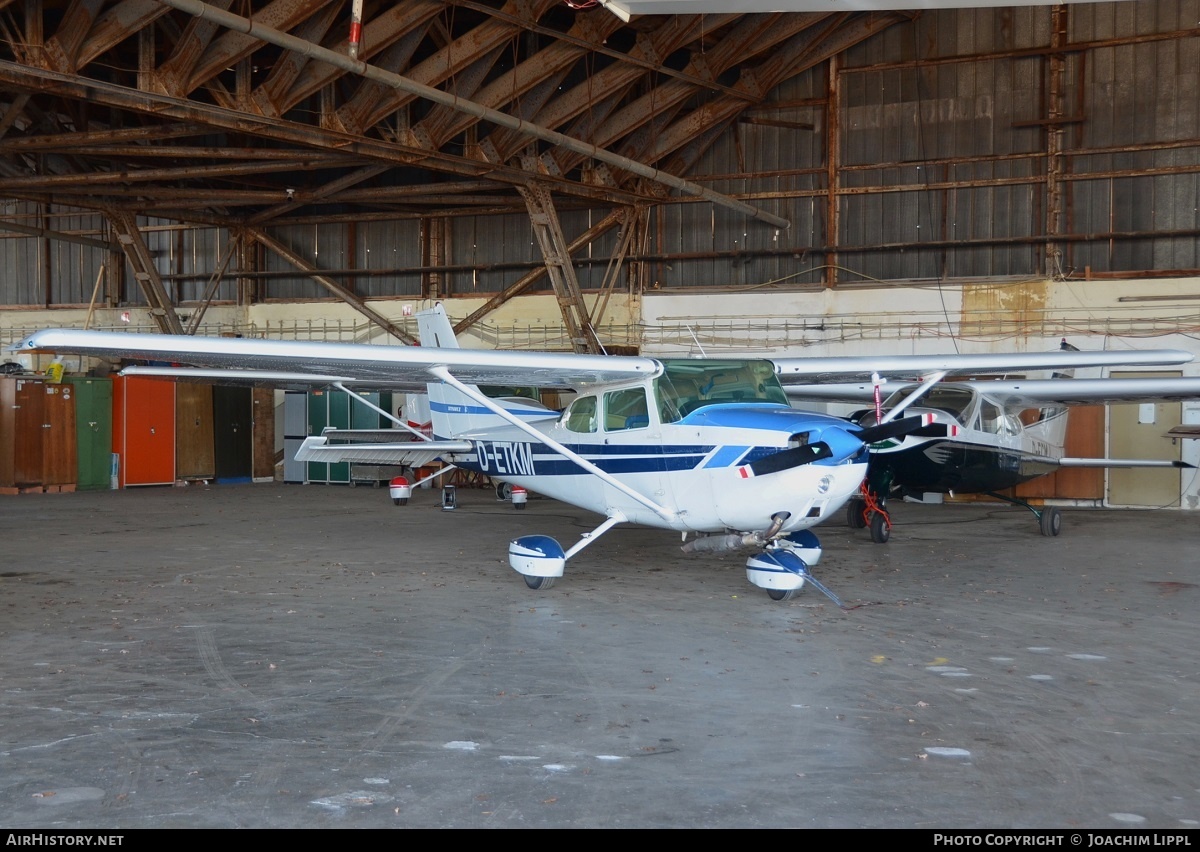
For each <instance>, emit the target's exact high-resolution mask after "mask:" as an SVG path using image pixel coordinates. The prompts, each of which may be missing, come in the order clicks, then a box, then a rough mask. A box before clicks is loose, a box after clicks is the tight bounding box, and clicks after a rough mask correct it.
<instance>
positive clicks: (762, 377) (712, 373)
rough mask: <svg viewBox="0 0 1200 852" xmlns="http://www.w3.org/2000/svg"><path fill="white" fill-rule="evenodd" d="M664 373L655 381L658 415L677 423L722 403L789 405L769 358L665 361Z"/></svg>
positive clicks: (664, 420)
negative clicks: (767, 359)
mask: <svg viewBox="0 0 1200 852" xmlns="http://www.w3.org/2000/svg"><path fill="white" fill-rule="evenodd" d="M663 368H664V369H663V374H662V375H661V376H659V377H658V378H657V379H655V380H654V396H655V400H656V402H657V404H658V416H659V419H660V420H661V421H662V422H663V423H674V422H676V421H677V420H680V419H681V418H683V417H686V416H687V415H688V414H690V413H691V412H693V411H695V410H696V409H697V408H701V407H702V406H705V405H715V404H717V403H722V402H777V403H781V404H783V405H787V404H788V398H787V395H786V394H785V393H784V392H783V386H782V385H780V384H779V377H778V376H776V375H775V367H774V365H773V364H771V362H769V361H710V360H708V359H688V360H686V361H685V360H678V361H674V360H673V361H663Z"/></svg>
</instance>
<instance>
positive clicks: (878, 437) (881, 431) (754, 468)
mask: <svg viewBox="0 0 1200 852" xmlns="http://www.w3.org/2000/svg"><path fill="white" fill-rule="evenodd" d="M932 423H933V415H932V414H916V415H913V416H912V417H902V418H900V419H899V420H893V421H892V422H890V423H884V424H882V425H880V426H872V427H870V428H868V429H863V430H862V431H861V432H850V431H847V432H845V433H844V434H846V435H847V436H849V437H850V438H851V439H852V440H853V441H856V442H859V443H858V444H857V445H855V447H854V451H857V449H858V448H861V447H862V446H864V445H866V444H873V443H875V442H876V441H884V440H886V439H888V438H895V437H897V436H900V435H908V434H910V433H912V432H916V431H917V430H918V429H922V428H926V427H928V426H929V425H930V424H932ZM837 443H838V444H839V445H840V446H841V445H843V444H844V443H845V442H844V441H838V442H837ZM847 449H848V448H847V447H845V446H841V450H842V452H846V451H847ZM833 456H834V450H833V447H832V446H830V445H829V444H828V443H826V442H825V441H814V442H813V443H811V444H804V445H802V446H799V447H792V448H791V449H787V450H780V451H779V452H777V453H772V454H771V455H769V456H766V457H765V458H761V459H758V460H757V461H752V462H750V463H749V464H747V465H743V466H742V467H741V471H742V476H743V477H745V476H747V475H749V476H764V475H766V474H768V473H779V471H781V470H789V469H791V468H793V467H799V466H800V465H802V464H812V463H813V462H815V461H820V460H821V459H829V458H833Z"/></svg>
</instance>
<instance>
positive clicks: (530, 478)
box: [14, 305, 1192, 605]
mask: <svg viewBox="0 0 1200 852" xmlns="http://www.w3.org/2000/svg"><path fill="white" fill-rule="evenodd" d="M433 311H434V313H433V314H432V316H427V317H426V318H425V322H426V324H427V326H428V327H429V328H443V329H449V322H448V320H446V318H445V314H444V312H443V311H442V308H441V306H440V305H439V306H437V307H436V308H434V309H433ZM434 336H435V337H436V335H434ZM423 342H425V343H433V344H434V345H432V346H430V345H423V346H381V345H371V344H345V343H316V342H299V341H275V340H259V339H245V338H205V337H188V336H172V335H160V334H134V333H127V334H126V333H111V332H95V331H81V330H73V329H47V330H42V331H38V332H35V333H34V334H32V335H30V336H29V337H28V338H26V339H25V340H23V341H22V342H20V343H19V344H17V345H16V346H15V347H14V349H16V350H18V351H24V352H31V351H42V352H53V353H57V354H77V355H87V356H96V357H102V358H106V359H110V360H117V359H120V360H125V361H156V362H167V363H170V364H180V365H184V366H181V367H153V366H145V367H139V366H132V367H127V368H126V369H125V370H124V371H123V372H124V373H125V374H127V375H135V374H136V375H150V376H161V377H186V378H191V379H195V380H201V381H205V380H206V381H214V382H223V383H241V384H260V385H261V384H270V385H274V386H276V387H336V388H340V389H343V390H351V391H352V390H365V389H392V390H409V391H421V390H426V391H427V392H428V393H429V400H430V407H431V415H432V422H433V437H432V439H428V438H427V436H424V435H421V436H419V437H420V440H406V441H391V440H381V436H380V434H379V432H373V433H366V434H363V433H354V432H341V433H332V434H329V433H327V434H324V435H320V436H313V437H310V438H308V439H307V440H306V441H305V442H304V445H303V446H302V448H301V450H300V451H299V453H298V454H297V459H299V460H308V461H324V462H335V461H339V462H347V461H348V462H367V463H374V464H404V465H408V466H413V467H416V466H420V465H422V464H426V463H428V462H429V461H432V460H434V459H439V460H441V461H443V462H445V463H448V464H450V465H453V466H457V467H460V468H464V469H467V470H472V471H478V472H480V473H483V474H486V475H488V476H490V477H493V478H495V479H497V480H501V481H504V482H508V483H511V484H512V485H514V486H521V487H524V488H526V489H529V490H532V491H536V492H537V493H539V494H542V495H545V496H548V497H552V498H555V499H558V500H561V501H564V502H567V503H570V504H573V505H575V506H579V507H581V508H584V509H587V510H589V511H592V512H596V513H597V514H599V515H601V516H603V518H604V520H603V521H602V522H601V523H600V524H599V525H598V526H597V527H596V528H595V529H594V530H592V531H591V532H588V533H586V534H584V535H583V536H582V537H581V539H580V540H579V541H578V542H576V543H574V544H573V545H571V546H570V547H569V548H564V547H563V546H562V545H561V544H559V542H557V541H555V540H554V539H553V538H550V537H548V536H543V535H527V536H521V537H519V538H516V539H514V540H513V541H512V542H510V544H509V564H510V565H511V566H512V567H513V568H514V569H515V570H516V571H517V572H518V573H519V574H521V576H522V577H523V578H524V580H525V583H526V584H527V585H528V586H529V587H530V588H531V589H547V588H549V587H550V586H551V585H553V583H554V582H555V580H556V579H557V578H559V577H561V576H562V575H563V571H564V567H565V565H566V563H567V561H568V560H569V559H571V558H572V557H574V556H576V555H577V554H578V553H579V552H580V551H582V550H583V549H584V548H585V547H587V546H588V545H590V544H591V543H593V542H594V541H596V539H598V538H599V537H600V536H601V535H603V534H604V533H606V532H607V531H608V530H610V529H611V528H612V527H614V526H616V525H617V524H622V523H635V524H643V525H647V526H651V527H658V528H662V529H669V530H675V531H678V532H680V533H682V534H683V535H684V537H685V538H686V539H687V541H686V544H685V545H684V549H685V550H687V551H689V552H723V551H731V550H736V549H743V548H744V549H748V550H750V551H751V555H750V557H749V559H748V560H747V563H746V577H747V579H748V580H749V582H750V583H752V584H753V585H755V586H758V587H760V588H762V589H765V590H766V592H767V594H768V595H769V596H770V597H771V598H772V599H773V600H787V599H789V598H791V597H792V596H793V595H794V594H795V592H796V591H797V590H799V589H801V588H802V587H803V586H804V585H805V583H811V584H812V585H813V586H814V587H815V588H817V589H819V590H820V591H822V592H824V593H825V594H827V595H829V597H830V598H831V599H832V600H834V601H835V602H836V603H838V604H839V605H840V601H839V600H838V599H837V597H836V596H835V595H833V593H832V592H830V591H829V590H828V589H826V588H825V587H824V586H823V585H822V584H821V583H820V582H818V581H817V580H816V578H815V577H813V575H812V573H811V571H810V569H811V568H812V567H813V566H815V565H816V564H817V562H818V561H819V559H820V556H821V547H820V544H819V542H818V541H817V538H816V536H815V535H814V534H813V533H812V532H811V527H814V526H816V525H817V524H819V523H821V522H822V521H824V520H826V519H827V518H829V517H830V516H831V515H834V514H835V513H837V512H838V511H839V510H840V509H842V508H843V507H844V506H845V504H846V502H847V501H848V500H849V499H851V498H852V497H853V496H854V495H855V494H856V493H858V491H859V486H860V484H861V483H862V481H863V478H864V476H865V474H866V472H867V462H868V449H867V448H868V446H869V445H870V444H873V443H878V442H881V441H884V440H887V439H889V438H894V437H899V436H903V435H905V434H907V433H909V432H911V431H913V430H915V429H920V428H928V427H929V425H930V419H931V418H930V417H929V416H928V415H921V416H912V417H895V418H893V419H891V420H889V421H888V422H884V423H880V424H876V425H873V426H868V427H864V426H861V425H859V424H856V423H853V422H850V421H849V420H846V419H843V418H838V417H832V416H829V415H824V414H816V413H812V412H806V411H801V410H797V409H795V408H792V407H791V406H790V405H789V403H788V398H787V395H786V393H785V387H786V386H788V385H793V384H812V383H814V382H837V381H842V382H846V381H855V380H860V379H862V378H865V377H870V376H872V375H876V376H882V377H893V378H912V377H914V376H924V377H927V379H926V381H925V382H924V383H923V386H924V387H925V388H930V387H932V386H933V385H934V384H935V383H936V381H937V380H938V379H939V378H941V377H942V376H945V375H946V374H947V373H948V372H953V373H955V374H957V375H970V374H978V373H996V372H1000V371H1021V372H1025V371H1032V370H1052V369H1060V368H1071V367H1080V368H1083V367H1104V366H1118V365H1121V366H1129V365H1163V364H1180V363H1185V362H1187V361H1190V360H1191V359H1192V356H1191V355H1190V354H1189V353H1187V352H1183V351H1175V350H1151V351H1125V352H1063V351H1054V352H1040V353H1038V352H1034V353H1013V354H1007V355H930V356H894V357H883V358H874V357H842V358H775V359H770V360H766V359H763V360H738V359H719V360H714V359H680V360H667V359H662V360H660V359H656V358H648V357H639V356H606V355H583V354H571V353H549V352H512V351H494V350H475V349H460V348H453V346H454V344H453V343H451V342H450V341H449V340H446V339H443V340H437V339H433V340H423ZM448 347H450V348H448ZM489 385H490V386H533V387H537V388H543V389H552V390H557V391H567V390H570V391H574V392H575V393H576V394H577V395H576V396H575V398H574V399H573V400H572V401H571V403H570V404H569V405H568V406H567V408H566V409H565V410H563V411H561V412H559V411H555V410H551V409H549V408H546V407H544V406H541V405H538V404H537V403H535V402H533V401H531V400H521V399H517V400H514V399H493V398H492V397H490V396H488V395H487V394H486V393H484V392H483V391H482V390H481V389H480V386H489ZM351 397H352V398H355V399H358V400H360V401H364V402H365V400H362V398H361V397H359V396H358V395H357V394H353V393H352V394H351ZM914 401H915V400H914ZM367 404H369V403H367ZM389 416H390V415H389ZM397 422H398V425H403V424H399V421H397ZM382 437H385V438H386V437H390V436H387V435H386V433H385V434H384V435H383V436H382Z"/></svg>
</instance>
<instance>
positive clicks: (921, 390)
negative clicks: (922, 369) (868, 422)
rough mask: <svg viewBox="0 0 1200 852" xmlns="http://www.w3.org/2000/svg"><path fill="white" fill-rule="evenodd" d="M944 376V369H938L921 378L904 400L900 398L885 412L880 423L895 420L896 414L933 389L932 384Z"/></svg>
mask: <svg viewBox="0 0 1200 852" xmlns="http://www.w3.org/2000/svg"><path fill="white" fill-rule="evenodd" d="M944 378H946V371H945V370H938V371H936V372H933V373H930V374H929V375H928V376H926V377H925V378H923V379H921V384H920V385H918V386H917V389H916V390H914V391H913V392H912V393H910V394H909V395H908V396H907V397H906V398H905V399H904V400H902V401H901V402H900V404H899V405H897V406H896V407H895V408H893V409H892V410H891V411H889V412H888V413H887V414H885V415H884V417H883V420H882V421H881V423H887V422H889V421H891V420H895V419H896V415H897V414H899V413H900V412H901V411H903V410H904V409H906V408H908V407H909V406H910V405H912V404H913V403H914V402H916V401H917V400H918V399H920V398H921V397H923V396H925V394H927V393H929V391H930V390H932V389H933V386H934V385H936V384H937V383H938V382H940V381H941V380H942V379H944Z"/></svg>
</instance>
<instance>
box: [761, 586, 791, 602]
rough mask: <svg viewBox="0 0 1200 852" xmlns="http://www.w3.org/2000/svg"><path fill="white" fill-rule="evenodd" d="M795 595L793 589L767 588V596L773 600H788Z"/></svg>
mask: <svg viewBox="0 0 1200 852" xmlns="http://www.w3.org/2000/svg"><path fill="white" fill-rule="evenodd" d="M795 595H796V590H795V589H767V597H769V598H770V599H771V600H773V601H790V600H791V599H792V598H793V597H795Z"/></svg>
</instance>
